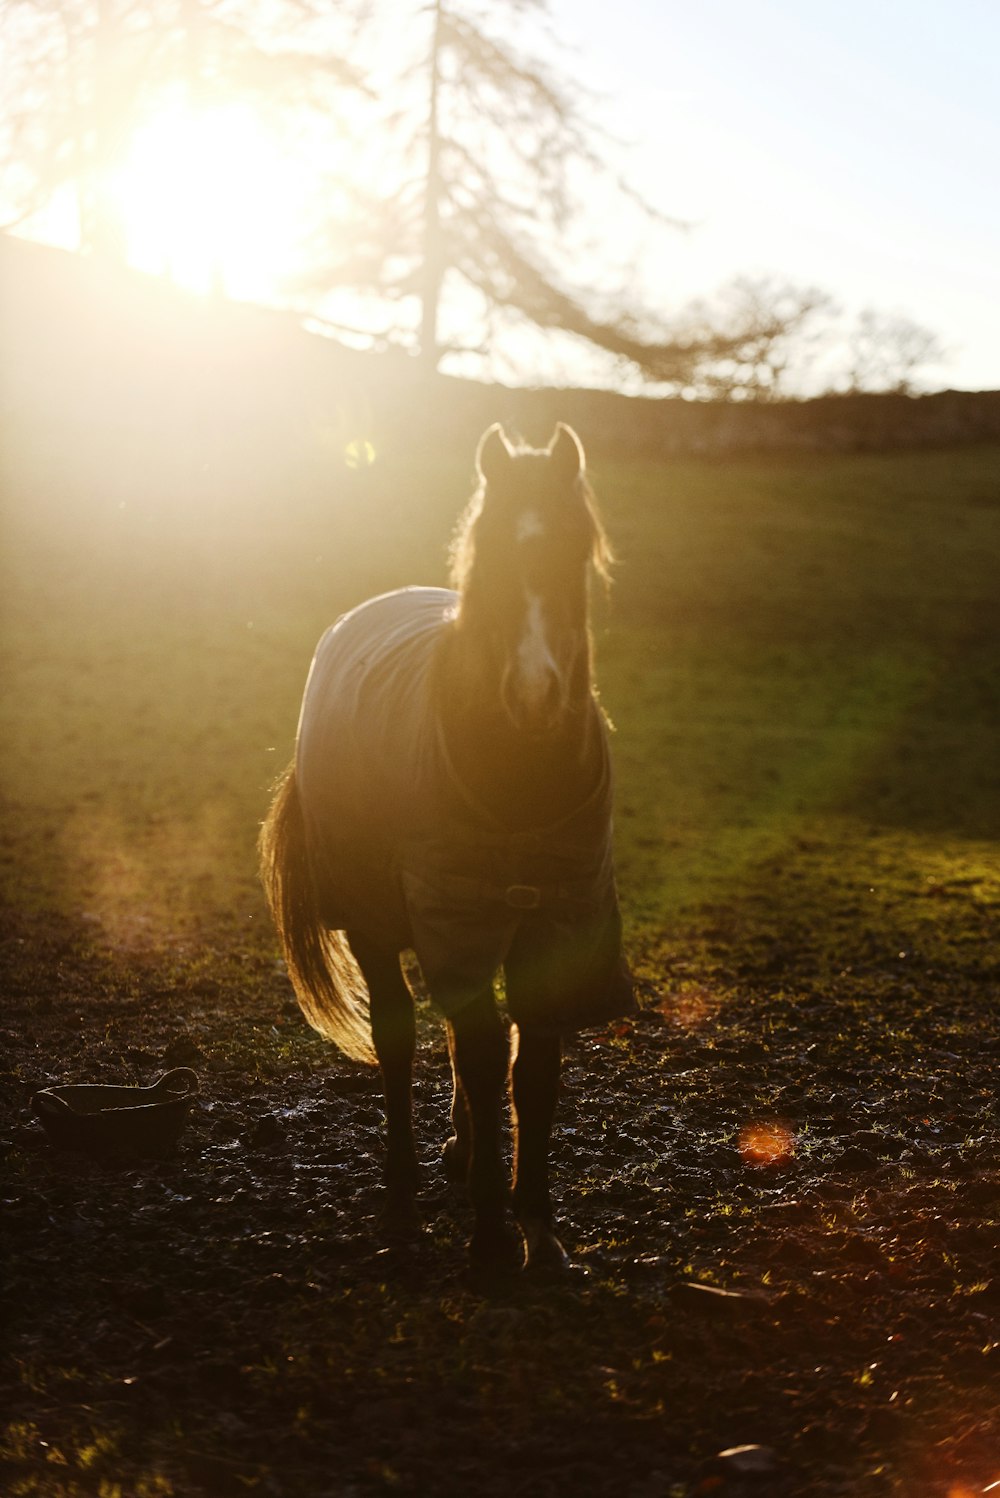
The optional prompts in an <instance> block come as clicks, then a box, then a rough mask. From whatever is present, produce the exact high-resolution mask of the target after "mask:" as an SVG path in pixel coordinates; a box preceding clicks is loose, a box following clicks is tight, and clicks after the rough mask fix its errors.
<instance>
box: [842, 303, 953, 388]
mask: <svg viewBox="0 0 1000 1498" xmlns="http://www.w3.org/2000/svg"><path fill="white" fill-rule="evenodd" d="M849 357H850V364H849V366H848V374H847V388H848V390H849V391H851V392H856V391H862V390H871V391H891V392H892V393H893V394H896V395H912V394H913V391H914V389H915V385H914V376H915V374H916V373H917V371H918V370H920V369H922V368H923V367H924V366H925V365H927V364H940V363H941V362H942V360H943V359H944V358H945V350H944V346H943V345H942V343H941V342H940V340H939V339H938V337H937V336H936V334H934V333H932V332H931V331H930V329H929V328H924V327H921V325H920V324H919V323H916V322H913V321H912V320H911V319H910V318H908V317H904V316H901V315H900V314H899V313H892V312H876V311H874V310H873V309H872V308H866V309H865V311H863V312H862V313H860V315H859V316H858V319H857V322H856V324H855V326H854V329H853V331H852V332H851V334H850V338H849Z"/></svg>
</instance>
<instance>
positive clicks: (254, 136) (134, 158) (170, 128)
mask: <svg viewBox="0 0 1000 1498" xmlns="http://www.w3.org/2000/svg"><path fill="white" fill-rule="evenodd" d="M113 194H114V198H115V202H116V204H117V209H118V213H119V215H120V223H121V227H122V231H123V233H124V237H125V254H126V258H127V259H128V261H129V263H130V264H131V265H133V266H135V267H136V269H138V270H146V271H151V272H153V273H154V274H157V275H169V276H170V277H171V279H173V280H174V281H176V282H177V283H178V284H180V285H183V286H186V287H188V288H189V289H190V290H194V291H203V292H207V291H210V290H213V289H218V290H220V291H224V292H225V293H226V294H227V295H228V296H231V297H237V298H255V297H261V298H266V297H268V296H269V295H271V294H272V293H273V292H275V291H276V290H277V288H278V285H279V283H280V281H281V278H282V276H283V274H286V273H287V272H288V270H289V269H290V267H291V266H292V264H293V262H294V260H295V249H296V243H297V241H298V240H299V238H300V236H301V232H302V229H303V225H304V217H305V210H306V199H305V191H304V187H303V183H302V178H301V175H300V173H299V172H297V171H296V170H295V168H294V165H293V164H292V163H290V162H289V160H288V158H287V157H286V156H285V155H283V154H282V152H281V150H280V149H279V147H278V143H277V141H276V140H275V138H274V136H273V135H271V134H270V132H269V131H268V130H267V128H266V126H265V125H264V124H263V122H262V121H261V119H260V118H259V116H258V115H257V114H256V113H255V112H254V110H253V109H252V108H251V107H250V106H249V105H247V104H241V103H228V104H217V105H212V106H207V107H204V108H200V109H194V108H192V107H190V106H188V105H187V104H184V103H178V104H174V105H167V106H164V107H162V108H161V109H160V110H159V111H158V112H157V113H156V114H155V115H153V116H151V117H150V118H149V119H148V120H147V121H146V122H145V123H144V124H143V125H140V126H139V128H138V129H137V130H136V131H135V133H134V135H133V136H132V140H131V143H130V145H129V146H128V148H127V151H126V155H125V158H124V160H123V162H122V165H121V167H120V168H119V170H118V171H117V173H116V174H115V179H114V189H113Z"/></svg>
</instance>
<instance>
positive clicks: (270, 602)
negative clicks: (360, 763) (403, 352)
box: [0, 434, 1000, 972]
mask: <svg viewBox="0 0 1000 1498" xmlns="http://www.w3.org/2000/svg"><path fill="white" fill-rule="evenodd" d="M584 435H585V434H584ZM470 463H471V454H464V453H462V454H459V455H455V454H448V455H447V457H446V459H444V460H442V461H440V462H438V461H436V460H435V459H434V458H433V457H432V456H424V458H423V459H422V460H421V461H419V462H418V463H416V464H414V463H412V462H409V463H406V464H404V463H403V462H402V461H401V460H398V459H394V457H393V454H392V453H391V452H389V453H387V454H380V455H379V457H378V458H377V460H376V462H375V464H374V465H373V466H372V467H370V468H367V469H362V470H360V471H351V470H348V469H347V468H343V467H340V466H338V464H337V462H336V461H334V459H331V458H330V456H329V454H326V453H324V454H323V455H322V466H321V465H320V461H319V459H318V458H316V459H314V460H313V461H312V462H311V465H300V466H302V467H304V468H305V470H306V471H307V472H308V474H309V482H308V484H306V483H302V484H300V485H299V487H298V488H295V487H292V488H291V489H290V490H289V492H287V493H282V494H273V493H272V494H267V493H263V492H261V489H260V487H259V486H258V488H257V489H254V488H253V487H252V486H251V488H250V489H249V490H248V494H249V498H248V499H246V500H244V497H243V495H242V494H241V492H240V489H239V486H238V484H236V483H235V481H233V482H230V483H228V484H227V483H219V484H218V485H217V487H215V488H213V487H212V485H211V484H210V483H206V487H203V489H202V490H200V491H198V492H195V493H193V494H190V495H188V496H187V497H186V498H181V497H180V494H179V492H178V491H176V490H174V489H172V488H171V486H170V484H169V483H167V482H163V483H161V484H160V485H159V487H157V486H155V485H153V486H148V487H147V489H146V490H143V487H142V485H140V484H133V485H130V483H129V482H128V480H129V479H130V478H134V476H135V473H136V472H138V470H132V469H130V470H129V471H128V473H127V474H126V475H125V476H124V477H123V475H122V474H120V473H116V474H115V477H114V480H113V481H111V480H109V481H108V483H107V484H106V485H101V484H100V483H98V482H96V481H95V479H94V476H93V472H94V471H93V470H86V469H84V471H83V473H82V474H81V473H76V472H73V471H71V470H69V469H68V468H67V470H66V472H65V474H64V475H63V482H61V483H60V484H55V483H53V482H52V480H51V476H49V477H48V479H47V480H46V482H45V484H44V485H43V486H42V487H41V490H40V494H39V492H33V491H32V490H31V486H30V485H29V484H27V483H25V481H24V480H23V477H20V476H19V477H18V480H17V481H16V482H8V484H7V492H6V494H5V497H4V503H5V510H6V516H5V527H6V534H7V536H8V538H9V542H10V544H9V545H8V546H7V548H6V552H5V563H4V570H3V576H2V577H0V591H2V594H3V604H2V609H3V615H2V649H3V679H4V692H3V706H2V718H0V737H2V742H3V743H4V746H5V753H4V761H3V770H2V786H0V792H2V796H3V801H4V803H5V805H6V810H7V815H6V827H7V830H6V832H5V834H4V835H3V838H2V841H0V859H2V867H0V879H2V888H3V894H4V898H5V900H6V901H7V902H8V903H9V904H11V905H12V906H14V907H20V908H22V909H34V910H38V911H46V912H50V913H58V914H60V915H62V916H65V917H66V918H67V919H68V920H70V921H73V922H78V921H80V920H81V919H83V920H84V921H85V922H88V923H89V924H90V925H91V926H92V928H93V929H94V930H95V932H97V933H98V934H100V935H102V936H103V937H104V938H106V939H107V940H108V941H109V942H110V943H111V944H114V945H118V946H121V945H124V946H125V947H128V946H130V945H132V946H136V947H139V946H141V945H143V944H153V945H158V944H163V943H167V944H169V942H170V941H171V940H172V939H174V938H180V937H181V936H183V935H184V934H185V933H190V932H192V931H203V930H206V929H208V928H209V927H211V926H212V924H213V922H214V928H213V929H215V930H216V931H217V930H218V929H219V923H220V922H222V923H223V925H224V928H225V929H226V930H228V931H229V932H230V933H231V937H232V940H233V941H235V942H249V943H250V944H252V945H258V944H260V943H264V944H265V945H266V943H267V942H268V941H269V936H268V935H267V934H266V933H262V934H261V935H259V936H258V935H257V934H256V933H257V931H258V930H259V928H260V927H261V926H262V924H263V921H262V905H261V901H260V898H259V895H258V892H257V889H256V884H255V878H254V867H253V865H254V858H253V843H254V838H255V833H256V825H257V822H258V820H259V818H260V816H261V815H262V814H263V811H264V808H265V805H266V800H267V785H268V783H269V781H270V779H271V778H272V777H273V776H274V774H276V772H277V771H278V770H279V769H280V767H281V766H282V764H283V763H284V761H285V759H286V757H287V756H288V754H289V753H290V751H291V747H292V741H293V735H294V729H295V721H296V715H297V709H298V699H299V695H300V692H301V688H302V683H303V680H304V676H305V671H306V668H307V666H308V661H309V657H310V653H311V650H312V647H313V644H314V643H315V640H316V638H317V637H318V635H319V633H320V632H321V630H322V628H323V627H324V626H325V624H326V623H328V622H329V621H330V620H331V619H332V618H333V617H335V616H336V614H337V613H338V612H340V611H341V610H342V609H343V608H345V607H347V606H350V605H351V604H353V603H355V602H357V601H358V600H359V599H360V598H362V597H364V596H366V595H367V594H369V593H371V592H373V591H377V590H379V589H382V588H389V587H393V586H396V585H398V584H401V583H405V582H415V581H416V582H432V583H433V582H440V581H443V580H444V576H445V549H446V545H447V540H448V536H449V533H450V528H451V525H452V523H453V519H454V516H455V515H456V513H457V511H458V509H459V508H460V506H461V504H462V503H463V501H464V499H465V496H466V491H467V477H468V473H469V469H470ZM997 467H998V453H997V452H996V451H995V450H991V449H986V448H966V449H963V450H960V451H955V452H935V453H920V454H906V453H904V454H886V455H877V456H822V457H820V456H816V457H806V458H800V457H785V458H778V457H775V458H768V459H766V460H765V459H757V460H753V459H743V460H740V461H738V462H735V461H722V460H702V461H683V462H680V461H679V462H676V463H669V464H657V465H652V464H648V463H636V464H631V465H629V464H611V463H606V464H600V463H599V464H598V465H597V468H596V472H595V484H596V487H597V490H598V494H599V498H600V500H601V504H602V508H603V512H604V515H605V518H606V521H607V524H608V528H609V530H610V532H611V536H612V539H613V542H614V544H615V547H616V550H617V553H618V555H619V558H620V565H619V567H618V569H617V580H616V584H615V587H614V590H613V593H612V596H611V599H610V602H609V603H607V604H605V603H604V602H603V600H600V599H597V600H596V608H595V629H596V635H597V645H598V662H599V676H600V683H601V690H602V696H603V700H604V702H605V705H606V707H607V709H608V711H609V713H610V715H611V717H612V719H613V721H614V723H615V726H616V729H617V735H616V740H615V755H616V766H617V776H618V813H617V827H618V850H619V866H620V883H621V887H622V894H623V898H624V906H625V910H626V918H627V923H628V928H629V935H630V940H631V942H632V944H633V946H634V948H635V950H636V951H637V953H638V954H639V958H640V963H641V964H645V965H647V966H648V967H649V969H650V970H651V971H652V970H657V971H662V969H663V967H664V964H667V966H669V965H670V962H671V960H672V959H676V958H677V954H678V952H679V951H682V950H687V951H688V952H689V953H690V954H693V957H692V962H693V964H694V968H697V967H698V964H699V963H701V964H703V965H705V966H707V967H711V965H712V963H713V961H717V959H718V958H719V952H720V950H721V949H722V948H725V949H726V950H727V960H730V962H731V959H732V955H733V949H734V946H740V945H745V946H746V947H747V949H748V950H749V949H753V950H756V951H757V952H758V954H759V952H760V951H761V950H763V948H765V947H767V945H768V943H770V944H772V945H773V943H774V942H776V941H778V940H780V939H782V938H783V937H784V938H787V937H788V933H789V932H790V931H793V930H794V931H796V932H798V937H797V941H798V951H799V956H800V959H801V961H807V962H808V961H812V962H814V963H815V965H816V966H817V967H818V968H820V969H822V967H823V966H824V965H829V964H838V963H839V964H840V965H843V964H844V963H846V962H847V961H849V960H850V957H851V954H852V953H853V955H854V958H855V960H856V959H857V955H858V953H859V952H865V951H870V949H872V946H873V943H874V947H875V948H877V949H878V951H879V952H881V951H882V948H883V947H884V948H885V952H886V954H889V953H890V950H891V953H892V954H895V953H896V952H898V951H904V950H907V951H908V950H911V949H916V948H918V947H919V949H920V950H921V952H923V953H924V955H925V956H926V957H927V959H928V960H931V958H934V959H935V960H937V961H945V960H947V961H949V962H960V961H961V962H966V961H967V960H970V959H969V953H968V952H964V953H963V951H962V950H961V949H962V948H963V933H965V935H966V937H968V938H969V939H968V940H967V941H965V942H964V945H965V946H969V945H970V943H972V944H974V942H975V940H976V933H977V932H978V931H979V929H980V924H981V921H983V920H985V919H986V916H987V915H988V913H989V911H990V910H991V909H992V908H993V906H992V905H991V902H994V903H995V901H996V900H997V898H998V896H1000V888H998V876H997V865H996V862H995V859H994V857H993V854H994V851H995V839H996V836H997V833H998V830H1000V788H998V777H997V776H996V773H995V754H996V742H997V726H998V725H997V719H998V710H997V704H998V702H1000V669H998V664H997V655H996V649H995V642H996V639H997V625H998V623H1000V620H998V603H997V588H996V583H995V568H996V557H997V552H998V545H997V543H998V539H1000V536H998V532H1000V502H998V492H997V484H996V480H995V477H994V476H995V474H996V472H997ZM97 471H98V472H102V471H103V469H100V468H99V469H98V470H97ZM88 474H89V476H88ZM958 896H961V898H957V897H958ZM706 912H708V913H709V915H708V917H707V918H706ZM713 923H714V925H713ZM713 932H714V933H715V934H714V935H713ZM970 933H971V935H970ZM713 949H714V952H715V956H714V958H713ZM886 960H888V956H887V958H886ZM892 960H893V961H898V960H899V959H898V958H896V957H895V955H893V956H892ZM691 970H693V969H692V968H691V964H689V965H688V968H684V967H683V964H682V966H681V968H680V969H679V970H678V971H681V972H688V971H691Z"/></svg>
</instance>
